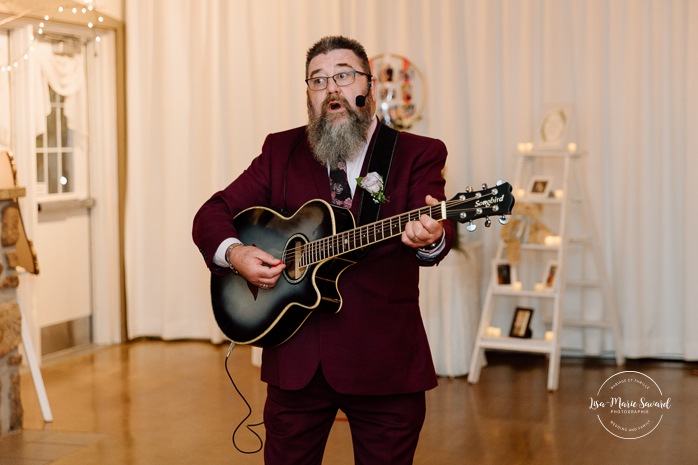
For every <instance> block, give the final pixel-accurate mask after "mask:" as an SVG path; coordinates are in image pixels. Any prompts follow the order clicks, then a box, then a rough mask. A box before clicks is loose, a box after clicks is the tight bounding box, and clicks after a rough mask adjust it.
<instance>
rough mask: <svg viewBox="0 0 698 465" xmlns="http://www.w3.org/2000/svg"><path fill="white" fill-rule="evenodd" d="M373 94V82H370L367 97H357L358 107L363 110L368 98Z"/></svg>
mask: <svg viewBox="0 0 698 465" xmlns="http://www.w3.org/2000/svg"><path fill="white" fill-rule="evenodd" d="M370 93H371V82H370V81H369V83H368V92H366V95H357V96H356V106H357V107H359V108H361V107H363V106H365V105H366V97H368V94H370Z"/></svg>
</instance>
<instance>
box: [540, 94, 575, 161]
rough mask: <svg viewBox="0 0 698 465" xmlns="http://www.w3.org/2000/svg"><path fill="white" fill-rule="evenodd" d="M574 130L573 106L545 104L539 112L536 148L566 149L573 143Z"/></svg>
mask: <svg viewBox="0 0 698 465" xmlns="http://www.w3.org/2000/svg"><path fill="white" fill-rule="evenodd" d="M576 129H577V118H576V111H575V108H574V106H573V105H569V104H559V103H555V104H547V105H545V106H544V107H543V109H542V111H541V116H540V126H539V128H538V132H537V134H536V146H537V148H539V149H542V150H560V149H568V144H570V143H574V142H575V138H576V135H577V130H576ZM575 146H576V144H575ZM575 151H576V147H575Z"/></svg>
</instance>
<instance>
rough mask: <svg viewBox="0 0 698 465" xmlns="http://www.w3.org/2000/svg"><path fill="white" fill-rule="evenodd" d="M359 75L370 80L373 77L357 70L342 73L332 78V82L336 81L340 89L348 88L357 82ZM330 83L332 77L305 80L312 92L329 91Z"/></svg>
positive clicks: (316, 77)
mask: <svg viewBox="0 0 698 465" xmlns="http://www.w3.org/2000/svg"><path fill="white" fill-rule="evenodd" d="M357 74H360V75H362V76H366V77H368V78H369V79H370V78H372V77H373V76H371V75H370V74H367V73H362V72H361V71H356V70H351V71H342V72H341V73H337V74H335V75H334V76H331V77H332V80H333V81H334V83H335V84H337V85H338V86H339V87H344V86H348V85H350V84H353V83H354V81H355V80H356V75H357ZM328 82H330V77H328V76H315V77H311V78H308V79H306V80H305V83H306V84H308V88H309V89H310V90H324V89H327V83H328Z"/></svg>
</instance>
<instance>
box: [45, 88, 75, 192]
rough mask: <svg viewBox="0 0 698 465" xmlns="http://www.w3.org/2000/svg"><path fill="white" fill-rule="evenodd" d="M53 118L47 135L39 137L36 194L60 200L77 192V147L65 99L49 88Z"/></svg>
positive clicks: (47, 129)
mask: <svg viewBox="0 0 698 465" xmlns="http://www.w3.org/2000/svg"><path fill="white" fill-rule="evenodd" d="M49 91H50V96H51V114H49V115H48V117H47V120H46V132H45V133H43V134H40V135H38V136H37V137H36V184H37V194H39V195H49V196H59V195H61V194H65V193H72V192H74V190H75V186H74V183H75V179H74V178H75V176H74V171H75V159H74V153H75V147H74V146H73V144H74V139H75V138H74V134H73V131H72V130H71V129H70V128H68V121H67V119H66V117H65V113H64V98H63V96H62V95H60V94H58V93H56V92H54V90H53V89H51V87H50V86H49Z"/></svg>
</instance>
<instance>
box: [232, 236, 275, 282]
mask: <svg viewBox="0 0 698 465" xmlns="http://www.w3.org/2000/svg"><path fill="white" fill-rule="evenodd" d="M228 260H230V264H231V265H233V267H234V268H235V270H237V272H238V273H240V276H242V277H243V278H245V279H246V280H247V281H248V282H249V283H252V284H254V285H255V286H257V287H259V288H261V289H271V288H272V287H274V286H275V285H276V282H277V281H278V280H279V277H280V276H281V272H282V271H283V270H284V268H286V264H285V263H284V262H282V261H281V260H279V259H278V258H276V257H274V256H273V255H270V254H268V253H267V252H265V251H263V250H261V249H258V248H257V247H255V246H253V245H241V246H239V247H235V248H234V249H233V250H232V251H231V252H230V256H229V257H228Z"/></svg>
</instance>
